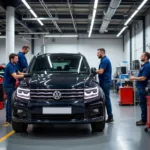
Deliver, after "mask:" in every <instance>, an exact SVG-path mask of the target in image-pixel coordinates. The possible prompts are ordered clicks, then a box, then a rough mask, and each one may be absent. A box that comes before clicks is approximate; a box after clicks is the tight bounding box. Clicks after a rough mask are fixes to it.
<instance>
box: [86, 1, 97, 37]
mask: <svg viewBox="0 0 150 150" xmlns="http://www.w3.org/2000/svg"><path fill="white" fill-rule="evenodd" d="M97 6H98V0H95V2H94V9H93V16H92V20H91V26H90V31H89V35H88V37H91V34H92V30H93V26H94V22H95V16H96V10H97Z"/></svg>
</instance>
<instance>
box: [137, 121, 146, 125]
mask: <svg viewBox="0 0 150 150" xmlns="http://www.w3.org/2000/svg"><path fill="white" fill-rule="evenodd" d="M136 125H137V126H144V125H146V122H144V121H143V120H140V121H137V122H136Z"/></svg>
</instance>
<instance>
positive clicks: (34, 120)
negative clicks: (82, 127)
mask: <svg viewBox="0 0 150 150" xmlns="http://www.w3.org/2000/svg"><path fill="white" fill-rule="evenodd" d="M43 107H47V108H49V107H57V108H58V107H61V108H63V107H71V109H72V113H71V114H65V115H63V114H57V115H56V114H43V111H42V110H43ZM103 107H104V105H103V102H102V101H100V100H96V101H92V102H89V103H84V101H83V100H72V101H68V100H67V101H65V100H64V101H53V100H30V101H27V100H21V99H15V100H14V102H13V117H12V119H13V121H15V122H23V123H27V124H43V123H50V124H84V123H85V124H88V123H92V122H101V121H104V119H105V114H104V109H105V108H103Z"/></svg>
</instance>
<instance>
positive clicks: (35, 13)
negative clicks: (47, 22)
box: [30, 9, 37, 18]
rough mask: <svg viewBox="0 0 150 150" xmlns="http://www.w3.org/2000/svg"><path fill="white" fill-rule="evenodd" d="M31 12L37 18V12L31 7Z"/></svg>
mask: <svg viewBox="0 0 150 150" xmlns="http://www.w3.org/2000/svg"><path fill="white" fill-rule="evenodd" d="M30 12H31V14H32V15H33V16H34V17H35V18H37V15H36V13H35V12H34V11H33V10H32V9H30Z"/></svg>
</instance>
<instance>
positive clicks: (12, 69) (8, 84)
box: [3, 53, 24, 124]
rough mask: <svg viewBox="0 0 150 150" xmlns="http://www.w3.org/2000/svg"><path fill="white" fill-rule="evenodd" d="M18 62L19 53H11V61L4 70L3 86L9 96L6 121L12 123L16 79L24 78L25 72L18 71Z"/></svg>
mask: <svg viewBox="0 0 150 150" xmlns="http://www.w3.org/2000/svg"><path fill="white" fill-rule="evenodd" d="M17 62H18V55H17V54H13V53H12V54H10V55H9V63H8V64H7V66H6V68H5V72H4V81H3V88H4V91H5V93H6V97H7V104H6V123H7V124H8V123H11V119H12V118H11V97H12V94H13V92H14V91H15V83H16V79H19V78H23V77H24V74H23V73H21V72H18V69H17V68H16V64H17Z"/></svg>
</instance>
